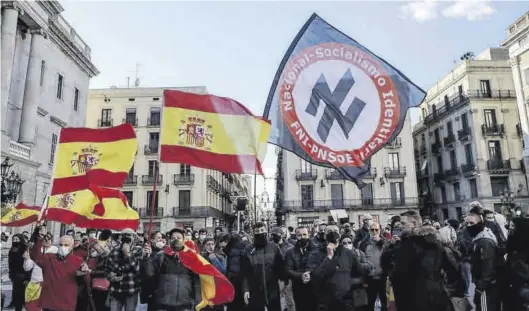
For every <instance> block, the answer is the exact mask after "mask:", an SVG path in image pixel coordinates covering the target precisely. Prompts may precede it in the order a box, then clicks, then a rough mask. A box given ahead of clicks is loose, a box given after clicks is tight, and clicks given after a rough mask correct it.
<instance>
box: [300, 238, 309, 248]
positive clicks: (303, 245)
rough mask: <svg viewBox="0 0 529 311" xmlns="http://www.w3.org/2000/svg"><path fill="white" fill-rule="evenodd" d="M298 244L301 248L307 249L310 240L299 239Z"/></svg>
mask: <svg viewBox="0 0 529 311" xmlns="http://www.w3.org/2000/svg"><path fill="white" fill-rule="evenodd" d="M297 244H298V246H299V247H306V246H307V245H309V239H299V240H298V242H297Z"/></svg>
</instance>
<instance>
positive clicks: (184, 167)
mask: <svg viewBox="0 0 529 311" xmlns="http://www.w3.org/2000/svg"><path fill="white" fill-rule="evenodd" d="M180 175H183V176H189V175H191V165H188V164H180Z"/></svg>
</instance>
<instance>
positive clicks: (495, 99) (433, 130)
mask: <svg viewBox="0 0 529 311" xmlns="http://www.w3.org/2000/svg"><path fill="white" fill-rule="evenodd" d="M420 109H421V115H420V120H419V123H418V124H416V125H415V126H414V130H413V144H414V155H415V168H416V171H417V184H418V187H419V191H418V192H419V197H420V198H421V206H422V212H423V214H426V215H430V216H433V217H436V218H437V219H440V220H444V219H447V218H456V219H461V218H462V217H463V215H464V214H466V213H467V212H468V210H467V208H468V203H469V202H470V201H473V200H478V201H480V202H481V203H482V204H484V206H485V207H488V208H495V209H496V210H497V211H499V210H500V206H501V201H500V197H499V196H500V195H501V194H502V193H503V192H504V191H506V190H507V191H512V192H514V193H515V195H516V196H518V200H521V201H524V200H527V182H526V180H525V177H524V167H523V166H522V165H521V162H520V160H521V157H522V139H521V136H520V132H519V128H520V118H519V113H518V109H517V101H516V92H515V91H514V84H513V79H512V74H511V66H510V64H509V57H508V51H507V50H506V49H503V48H490V49H487V50H485V51H484V52H483V53H481V54H480V55H478V56H476V57H475V58H471V59H464V60H462V61H461V62H460V63H459V64H457V65H456V66H455V67H454V68H453V69H452V71H450V73H448V74H447V75H446V76H444V77H443V78H441V79H440V80H439V81H438V82H437V83H436V84H435V85H434V86H433V87H431V88H430V89H429V90H428V94H427V96H426V99H425V101H424V102H423V103H422V104H421V107H420Z"/></svg>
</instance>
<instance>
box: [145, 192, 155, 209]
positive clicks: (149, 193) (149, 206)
mask: <svg viewBox="0 0 529 311" xmlns="http://www.w3.org/2000/svg"><path fill="white" fill-rule="evenodd" d="M153 193H154V192H152V191H147V202H146V203H147V205H146V206H147V210H149V211H150V210H151V204H152V194H153ZM157 209H158V191H156V195H155V196H154V210H157Z"/></svg>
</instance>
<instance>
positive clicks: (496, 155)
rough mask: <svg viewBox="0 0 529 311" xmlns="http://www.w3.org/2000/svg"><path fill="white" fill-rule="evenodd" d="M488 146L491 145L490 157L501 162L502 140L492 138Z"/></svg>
mask: <svg viewBox="0 0 529 311" xmlns="http://www.w3.org/2000/svg"><path fill="white" fill-rule="evenodd" d="M488 146H489V159H490V160H491V161H493V162H500V161H501V159H502V156H501V147H500V141H499V140H491V141H489V143H488Z"/></svg>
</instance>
